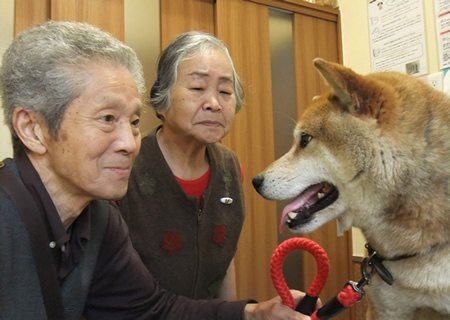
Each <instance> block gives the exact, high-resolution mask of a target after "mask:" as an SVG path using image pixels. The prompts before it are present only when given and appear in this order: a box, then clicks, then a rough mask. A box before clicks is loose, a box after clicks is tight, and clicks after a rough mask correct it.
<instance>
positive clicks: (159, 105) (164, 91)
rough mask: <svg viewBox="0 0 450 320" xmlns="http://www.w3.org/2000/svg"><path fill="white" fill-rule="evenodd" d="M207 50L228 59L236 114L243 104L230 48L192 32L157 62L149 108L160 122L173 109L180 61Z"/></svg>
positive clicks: (178, 40) (171, 44) (179, 40)
mask: <svg viewBox="0 0 450 320" xmlns="http://www.w3.org/2000/svg"><path fill="white" fill-rule="evenodd" d="M207 49H215V50H220V51H222V52H223V53H224V54H225V55H226V56H227V58H228V60H229V61H230V64H231V68H232V71H233V85H234V92H235V96H236V112H238V111H239V110H240V109H241V107H242V106H243V104H244V89H243V86H242V82H241V80H240V79H239V76H238V75H237V73H236V69H235V67H234V63H233V59H232V58H231V55H230V52H229V51H228V48H227V46H226V45H225V44H224V43H223V42H222V41H221V40H219V39H218V38H216V37H215V36H213V35H211V34H209V33H206V32H202V31H189V32H185V33H182V34H180V35H179V36H177V37H176V38H175V39H174V40H173V41H172V42H171V43H170V44H169V46H168V47H167V48H166V49H165V50H164V51H163V52H162V53H161V55H160V57H159V60H158V70H157V78H156V81H155V83H154V84H153V86H152V89H151V91H150V102H149V103H150V105H151V106H152V108H153V109H154V110H155V112H156V115H157V116H158V118H160V119H161V120H163V119H162V115H161V114H160V112H165V111H167V110H168V109H169V108H170V103H171V92H172V89H173V87H174V86H175V82H176V80H177V76H178V66H179V64H180V62H181V61H184V60H186V59H190V58H192V57H194V56H195V55H197V54H199V53H202V52H204V51H205V50H207Z"/></svg>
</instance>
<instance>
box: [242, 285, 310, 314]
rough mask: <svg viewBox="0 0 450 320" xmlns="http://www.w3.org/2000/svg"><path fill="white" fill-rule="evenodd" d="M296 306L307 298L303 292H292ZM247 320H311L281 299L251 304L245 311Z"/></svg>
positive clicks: (276, 298)
mask: <svg viewBox="0 0 450 320" xmlns="http://www.w3.org/2000/svg"><path fill="white" fill-rule="evenodd" d="M291 293H292V296H293V297H294V302H295V305H297V304H298V302H299V301H300V300H301V299H302V298H303V297H304V296H305V294H304V293H303V292H301V291H297V290H291ZM244 316H245V320H310V319H311V318H310V317H308V316H305V315H303V314H301V313H299V312H297V311H295V310H292V309H291V308H289V307H287V306H285V305H284V304H283V303H282V302H281V298H280V297H275V298H273V299H271V300H268V301H264V302H260V303H249V304H247V305H246V306H245V309H244Z"/></svg>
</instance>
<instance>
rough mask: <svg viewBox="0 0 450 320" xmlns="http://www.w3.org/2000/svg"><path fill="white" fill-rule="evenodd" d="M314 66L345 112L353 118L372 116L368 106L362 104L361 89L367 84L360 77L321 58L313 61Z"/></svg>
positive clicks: (363, 99)
mask: <svg viewBox="0 0 450 320" xmlns="http://www.w3.org/2000/svg"><path fill="white" fill-rule="evenodd" d="M314 66H315V67H316V69H317V70H318V71H319V73H320V75H321V76H322V77H323V78H324V79H325V81H326V82H327V83H328V84H329V86H330V87H331V88H332V89H333V92H334V96H335V98H336V99H337V100H338V102H339V104H340V105H341V106H342V107H343V108H345V110H346V111H347V112H350V113H351V114H353V115H354V116H367V115H369V116H370V115H371V114H372V110H371V109H370V106H369V105H367V104H366V103H362V102H363V101H365V100H366V99H365V98H364V92H365V90H361V89H362V88H364V86H365V84H366V82H367V81H366V80H365V79H364V77H363V76H362V75H359V74H357V73H355V72H354V71H353V70H351V69H349V68H347V67H344V66H342V65H340V64H337V63H334V62H329V61H326V60H324V59H322V58H316V59H314Z"/></svg>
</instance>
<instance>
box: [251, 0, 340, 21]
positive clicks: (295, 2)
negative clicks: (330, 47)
mask: <svg viewBox="0 0 450 320" xmlns="http://www.w3.org/2000/svg"><path fill="white" fill-rule="evenodd" d="M247 1H252V2H255V3H259V4H262V5H265V6H268V7H274V8H280V9H284V10H288V11H292V12H296V13H301V14H303V15H308V16H311V17H315V18H321V19H324V20H329V21H334V22H336V21H337V19H338V16H339V10H337V9H333V8H330V7H325V6H320V5H317V4H313V3H308V2H305V1H304V0H247Z"/></svg>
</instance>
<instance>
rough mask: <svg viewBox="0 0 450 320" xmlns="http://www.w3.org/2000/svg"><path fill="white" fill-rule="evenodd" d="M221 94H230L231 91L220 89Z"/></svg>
mask: <svg viewBox="0 0 450 320" xmlns="http://www.w3.org/2000/svg"><path fill="white" fill-rule="evenodd" d="M220 93H221V94H226V95H228V96H231V95H232V94H233V93H232V92H231V91H223V90H222V91H220Z"/></svg>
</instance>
